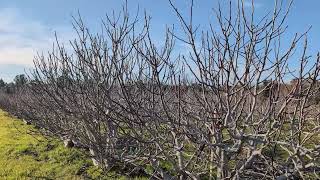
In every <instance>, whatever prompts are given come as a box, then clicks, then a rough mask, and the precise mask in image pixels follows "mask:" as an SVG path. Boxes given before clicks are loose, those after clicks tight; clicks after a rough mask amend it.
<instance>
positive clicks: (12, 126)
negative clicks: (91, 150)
mask: <svg viewBox="0 0 320 180" xmlns="http://www.w3.org/2000/svg"><path fill="white" fill-rule="evenodd" d="M34 131H36V130H35V129H34V128H33V127H32V126H29V125H25V124H24V123H23V122H22V121H20V120H18V119H15V118H13V117H10V116H9V115H8V114H7V113H6V112H4V111H2V110H0V179H118V178H122V179H123V178H124V177H117V178H115V177H114V178H113V177H111V176H106V175H103V174H102V171H101V169H99V168H97V167H94V166H93V165H92V162H91V160H90V158H89V156H88V154H87V153H86V152H85V151H82V150H79V149H75V148H65V147H64V146H63V144H62V142H60V141H59V140H57V139H54V138H45V137H44V136H42V135H40V134H38V133H34ZM31 132H33V133H31ZM124 179H126V178H124Z"/></svg>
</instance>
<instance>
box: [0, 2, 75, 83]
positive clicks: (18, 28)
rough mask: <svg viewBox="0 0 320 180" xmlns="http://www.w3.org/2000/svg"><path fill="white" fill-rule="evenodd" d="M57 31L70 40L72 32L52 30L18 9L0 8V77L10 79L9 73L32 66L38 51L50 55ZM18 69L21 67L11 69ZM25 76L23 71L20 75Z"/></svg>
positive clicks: (63, 29)
mask: <svg viewBox="0 0 320 180" xmlns="http://www.w3.org/2000/svg"><path fill="white" fill-rule="evenodd" d="M54 30H56V31H57V32H58V34H59V35H60V36H62V39H63V37H69V38H70V36H71V34H72V29H71V30H68V28H65V27H55V28H54V29H53V28H49V27H47V26H46V25H44V24H43V23H41V22H40V21H37V20H34V19H28V18H26V17H24V16H23V14H21V13H20V12H19V10H18V9H15V8H4V9H0V66H1V67H7V69H4V68H1V71H0V78H1V77H3V76H5V78H9V77H10V76H9V74H10V75H11V74H12V73H11V72H10V71H14V72H17V69H19V70H20V71H21V70H22V69H23V68H21V67H26V68H29V67H32V64H33V59H34V56H35V55H36V53H37V52H42V51H44V52H47V51H48V50H49V49H50V48H51V47H52V42H53V40H54ZM10 67H19V68H13V69H12V68H10ZM20 73H23V72H20Z"/></svg>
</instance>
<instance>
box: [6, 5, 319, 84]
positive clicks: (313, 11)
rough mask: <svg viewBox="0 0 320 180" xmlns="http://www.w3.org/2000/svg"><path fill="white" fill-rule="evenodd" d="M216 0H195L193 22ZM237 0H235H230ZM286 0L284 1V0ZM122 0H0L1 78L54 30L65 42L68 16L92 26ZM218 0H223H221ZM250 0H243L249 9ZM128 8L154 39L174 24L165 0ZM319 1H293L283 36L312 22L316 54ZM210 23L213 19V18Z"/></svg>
mask: <svg viewBox="0 0 320 180" xmlns="http://www.w3.org/2000/svg"><path fill="white" fill-rule="evenodd" d="M217 1H218V0H195V12H194V16H195V22H196V23H198V24H201V25H202V26H206V25H207V24H208V22H209V21H210V22H212V20H213V18H212V7H216V4H217ZM234 1H236V0H234ZM285 1H287V0H285ZM123 2H124V1H122V0H51V1H49V0H25V1H23V0H1V1H0V78H3V79H4V80H5V81H7V82H9V81H11V80H12V79H13V77H14V76H15V75H16V74H19V73H24V72H25V71H28V69H30V68H31V67H32V60H33V57H34V55H35V54H36V52H46V51H48V50H50V47H51V45H52V42H53V39H54V31H56V32H57V33H58V36H59V38H60V39H61V40H63V41H65V42H67V41H68V40H70V38H72V37H73V35H74V33H73V30H72V26H71V15H76V14H77V11H78V10H79V11H80V13H81V15H82V17H83V18H84V21H85V23H86V24H87V25H88V27H90V28H91V29H93V30H95V29H97V28H99V27H100V26H99V24H100V22H101V19H102V18H103V17H104V16H105V14H106V13H108V12H110V11H111V10H112V9H114V10H116V11H117V10H119V9H120V8H121V5H122V3H123ZM174 2H175V3H176V4H177V6H178V7H179V8H181V10H182V11H183V10H185V11H187V10H188V9H187V8H188V4H189V2H190V1H188V0H174ZM220 2H222V3H223V2H226V1H224V0H221V1H220ZM250 2H251V1H249V0H247V1H246V5H247V8H250ZM255 4H256V11H257V15H258V16H261V15H263V14H264V13H265V12H267V11H269V10H272V7H273V4H274V1H273V0H255ZM128 5H129V9H130V11H131V12H132V14H134V12H135V11H136V9H137V7H138V5H139V8H140V11H141V12H142V11H143V10H144V9H145V10H146V11H147V13H148V14H149V15H151V16H152V33H153V34H154V37H155V39H158V40H159V42H160V41H161V39H162V36H161V35H163V31H164V29H165V25H166V24H169V25H171V24H174V23H175V24H177V18H176V17H175V13H174V12H173V11H172V9H171V8H170V7H169V3H168V0H128ZM319 7H320V1H319V0H308V1H302V0H295V1H294V4H293V8H292V10H291V13H290V15H289V19H288V21H287V24H288V25H289V28H288V34H287V36H286V38H285V39H284V41H289V40H290V39H289V38H288V37H290V36H293V35H294V33H296V32H302V31H305V30H306V29H308V27H309V26H311V25H312V29H311V31H310V32H309V35H308V38H309V45H310V48H309V52H310V53H312V54H315V53H316V52H317V50H318V49H320V41H319V40H320V11H319ZM213 24H214V22H213Z"/></svg>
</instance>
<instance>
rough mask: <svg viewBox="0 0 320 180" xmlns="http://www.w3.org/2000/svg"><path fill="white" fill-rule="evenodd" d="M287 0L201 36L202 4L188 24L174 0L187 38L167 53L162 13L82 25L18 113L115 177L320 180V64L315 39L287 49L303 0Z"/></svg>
mask: <svg viewBox="0 0 320 180" xmlns="http://www.w3.org/2000/svg"><path fill="white" fill-rule="evenodd" d="M275 2H276V3H275V6H274V10H273V11H272V12H271V13H269V14H267V15H266V16H264V17H262V18H261V19H258V18H257V17H256V16H255V8H254V3H253V1H252V9H251V12H248V11H247V9H245V7H244V2H243V1H238V2H237V3H234V1H229V4H227V13H223V11H224V10H225V9H224V8H222V7H220V6H219V7H218V8H217V9H216V10H215V11H214V15H215V17H216V20H217V22H218V24H217V25H216V24H209V25H208V28H204V29H203V30H202V31H201V29H200V27H202V26H197V25H196V24H194V21H193V16H194V12H193V9H194V7H193V1H191V5H190V11H189V16H188V17H185V16H184V15H183V14H184V13H183V12H181V11H180V10H179V9H178V8H177V7H176V6H175V4H174V2H173V1H171V0H169V5H170V6H171V7H172V9H173V11H174V12H175V13H176V16H177V19H178V21H179V22H180V23H179V24H180V28H181V30H182V32H183V33H182V34H181V33H176V32H175V31H174V28H168V29H166V33H165V36H164V40H165V41H164V43H163V44H162V45H159V44H158V43H156V41H154V40H153V39H152V36H151V34H150V33H151V32H150V17H149V16H147V15H145V16H144V21H143V22H144V23H143V24H142V25H141V24H140V23H139V21H138V17H139V16H138V15H137V16H136V17H135V18H133V19H131V18H130V17H129V13H128V10H127V6H126V5H124V6H123V11H122V12H121V13H120V14H119V16H115V15H114V14H113V15H111V16H107V17H106V20H105V21H103V23H102V24H103V31H104V32H103V33H102V34H95V33H91V32H90V31H89V29H88V28H87V27H86V26H85V25H84V23H83V21H82V19H81V18H74V24H73V25H74V29H75V31H76V32H77V35H78V36H77V38H76V39H74V40H73V41H70V45H71V46H72V52H70V51H68V50H67V49H66V48H65V47H64V45H62V44H60V43H59V41H58V40H57V41H56V43H55V47H54V48H53V50H52V52H51V53H49V54H48V55H46V56H44V55H38V56H37V57H36V58H35V61H34V64H35V70H34V71H33V72H32V73H31V74H30V81H29V82H28V83H27V85H26V86H24V87H23V91H19V92H17V94H19V97H18V98H15V100H14V101H15V104H16V109H15V111H19V113H20V114H21V116H23V117H25V118H26V119H28V120H29V121H31V122H32V123H33V124H35V125H37V126H38V127H41V128H44V129H46V130H47V131H49V132H51V133H52V134H53V135H56V136H60V137H61V138H63V139H71V140H72V141H73V142H74V143H78V144H81V145H82V146H85V147H86V148H88V149H89V150H90V152H91V154H92V155H93V158H94V160H95V163H96V164H97V165H99V166H101V167H102V168H104V169H105V170H109V169H112V168H114V167H124V169H126V170H127V171H126V172H127V173H128V174H133V173H137V172H139V173H142V172H143V174H145V175H148V176H150V177H152V178H156V179H169V178H173V179H178V178H179V179H202V178H210V179H213V178H218V179H242V178H253V179H255V178H266V179H275V178H293V177H297V178H308V177H315V178H319V174H318V172H319V171H320V169H319V167H320V164H319V158H320V154H319V153H320V152H319V150H320V149H319V148H320V147H319V146H318V144H319V141H320V139H319V132H320V124H319V123H320V122H319V112H318V109H319V108H318V104H317V102H316V101H313V100H312V98H314V97H316V94H317V92H318V91H319V82H318V80H319V70H320V66H319V60H320V56H319V54H318V55H317V56H316V57H312V56H309V55H308V54H307V46H308V41H307V38H306V33H307V32H306V33H302V34H296V35H295V36H294V37H293V39H292V40H291V43H290V44H289V45H288V46H287V47H284V46H282V43H281V40H282V37H283V35H284V34H285V32H286V24H285V21H286V18H287V16H288V13H289V10H290V7H291V5H292V2H291V3H289V4H288V5H287V6H285V5H283V3H282V1H275ZM217 27H218V28H219V29H218V30H217ZM206 29H208V30H206ZM303 40H304V44H303ZM175 42H179V43H183V44H185V45H186V47H187V50H188V53H182V51H180V49H176V48H175V47H176V45H175ZM300 42H301V43H302V44H303V45H304V46H303V47H302V49H301V50H300V51H301V52H302V53H301V56H300V57H298V56H297V55H294V53H295V52H296V51H297V47H298V46H297V44H298V43H300ZM183 51H185V49H184V50H183ZM177 52H178V53H177ZM180 52H181V53H180ZM179 53H180V54H179ZM176 54H179V55H178V56H177V55H176ZM311 58H313V59H311ZM290 64H295V65H296V67H298V68H294V67H292V66H291V65H290ZM291 79H294V81H292V82H291V83H288V82H289V81H290V80H291Z"/></svg>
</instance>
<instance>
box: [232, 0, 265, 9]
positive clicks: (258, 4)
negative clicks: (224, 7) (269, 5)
mask: <svg viewBox="0 0 320 180" xmlns="http://www.w3.org/2000/svg"><path fill="white" fill-rule="evenodd" d="M235 1H236V2H238V1H239V2H240V3H242V0H235ZM253 5H254V8H262V7H263V6H264V4H263V3H262V2H261V1H258V0H254V1H253ZM243 6H244V7H245V8H252V0H243Z"/></svg>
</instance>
